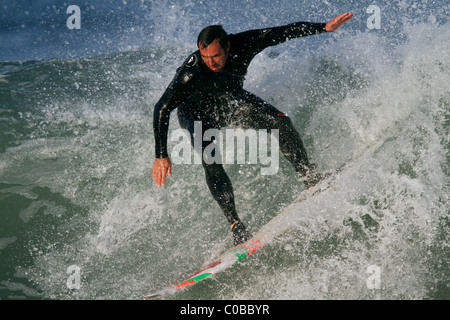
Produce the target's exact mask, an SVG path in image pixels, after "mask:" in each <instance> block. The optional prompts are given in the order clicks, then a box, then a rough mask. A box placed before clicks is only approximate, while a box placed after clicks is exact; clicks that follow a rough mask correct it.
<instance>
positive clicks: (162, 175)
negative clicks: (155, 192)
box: [152, 158, 172, 188]
mask: <svg viewBox="0 0 450 320" xmlns="http://www.w3.org/2000/svg"><path fill="white" fill-rule="evenodd" d="M166 174H168V175H169V177H172V164H171V162H170V159H169V158H161V159H156V160H155V163H154V164H153V172H152V177H153V180H154V181H155V184H156V185H157V186H158V188H159V187H161V186H164V185H165V183H166Z"/></svg>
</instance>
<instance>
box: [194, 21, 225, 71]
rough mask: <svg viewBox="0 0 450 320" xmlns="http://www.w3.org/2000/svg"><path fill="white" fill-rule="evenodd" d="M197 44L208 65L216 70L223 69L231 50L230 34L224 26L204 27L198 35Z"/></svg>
mask: <svg viewBox="0 0 450 320" xmlns="http://www.w3.org/2000/svg"><path fill="white" fill-rule="evenodd" d="M197 45H198V48H199V49H200V54H201V56H202V60H203V62H204V63H205V64H206V66H207V67H208V68H209V69H211V70H212V71H214V72H220V71H222V69H223V68H224V67H225V63H226V62H227V59H228V52H229V50H230V42H229V41H228V35H227V33H226V32H225V30H224V29H223V28H222V26H219V25H214V26H209V27H206V28H204V29H203V30H202V31H201V32H200V34H199V35H198V38H197Z"/></svg>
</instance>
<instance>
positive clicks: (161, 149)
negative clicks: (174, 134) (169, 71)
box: [153, 56, 193, 158]
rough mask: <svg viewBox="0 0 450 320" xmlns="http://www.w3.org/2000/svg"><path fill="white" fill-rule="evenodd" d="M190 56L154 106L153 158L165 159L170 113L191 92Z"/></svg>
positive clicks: (166, 155)
mask: <svg viewBox="0 0 450 320" xmlns="http://www.w3.org/2000/svg"><path fill="white" fill-rule="evenodd" d="M191 67H192V56H191V57H190V58H188V59H187V60H186V62H185V63H184V64H183V65H182V66H181V67H180V68H178V69H177V73H176V74H175V77H174V78H173V80H172V82H171V83H170V84H169V86H168V87H167V89H166V91H165V92H164V94H163V95H162V96H161V98H160V99H159V101H158V102H157V103H156V105H155V109H154V111H153V131H154V135H155V157H156V158H166V157H168V153H167V134H168V131H169V120H170V113H171V111H172V110H174V109H175V108H176V107H178V105H179V104H180V103H182V102H183V101H184V99H186V97H187V96H188V95H189V94H190V93H191V92H192V82H193V81H192V79H193V72H192V68H191Z"/></svg>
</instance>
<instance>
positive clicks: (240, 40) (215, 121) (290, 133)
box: [153, 22, 325, 224]
mask: <svg viewBox="0 0 450 320" xmlns="http://www.w3.org/2000/svg"><path fill="white" fill-rule="evenodd" d="M322 32H325V23H310V22H298V23H292V24H289V25H286V26H280V27H274V28H267V29H258V30H250V31H246V32H241V33H237V34H230V35H229V36H228V40H229V41H230V51H229V55H228V58H227V61H226V64H225V66H224V68H223V70H222V71H221V72H213V71H211V70H210V69H209V68H208V67H207V66H206V65H205V63H204V62H203V60H202V58H201V55H200V51H199V50H197V51H196V52H194V53H192V54H191V55H190V56H189V57H188V58H187V59H186V61H185V62H184V63H183V65H182V66H181V67H180V68H178V69H177V72H176V75H175V78H174V79H173V80H172V82H171V83H170V85H169V87H168V88H167V89H166V91H165V92H164V94H163V95H162V97H161V99H160V100H159V101H158V103H157V104H156V105H155V110H154V116H153V117H154V118H153V126H154V133H155V152H156V157H157V158H165V157H168V152H167V133H168V127H169V119H170V112H171V111H172V110H174V109H175V108H177V107H178V119H179V122H180V125H181V127H182V128H185V129H187V130H188V131H189V132H190V133H191V141H192V143H193V141H194V139H193V134H194V121H201V122H202V129H203V133H204V132H205V131H206V130H208V129H212V128H214V129H220V128H223V127H226V126H229V125H231V124H233V125H239V126H240V127H241V128H243V129H250V128H253V129H268V130H270V129H278V130H279V145H280V150H281V152H282V153H283V155H284V156H285V157H286V158H287V159H288V160H289V161H290V162H291V163H292V165H293V166H294V168H295V169H296V170H297V171H298V172H300V173H301V174H304V173H305V171H306V170H307V169H308V167H309V165H310V164H309V162H308V157H307V154H306V150H305V147H304V145H303V142H302V140H301V138H300V135H299V134H298V132H297V131H296V129H295V128H294V126H293V125H292V122H291V120H290V119H289V118H288V117H287V116H285V114H284V113H282V112H280V111H279V110H277V109H276V108H275V107H274V106H272V105H270V104H268V103H267V102H265V101H263V100H262V99H260V98H258V97H257V96H255V95H253V94H252V93H250V92H248V91H246V90H244V89H243V82H244V78H245V75H246V74H247V69H248V66H249V64H250V62H251V60H252V59H253V58H254V57H255V56H256V55H257V54H258V53H259V52H261V51H262V50H264V49H265V48H267V47H269V46H273V45H277V44H279V43H282V42H285V41H287V40H290V39H294V38H298V37H302V36H308V35H313V34H318V33H322ZM230 101H235V102H237V103H229V102H230ZM203 133H202V134H203ZM209 143H211V141H204V142H203V149H204V148H205V147H206V146H207V145H208V144H209ZM203 167H204V169H205V174H206V181H207V184H208V187H209V189H210V191H211V193H212V195H213V197H214V199H215V200H216V201H217V202H218V204H219V206H220V207H221V209H222V210H223V212H224V214H225V216H226V218H227V220H228V222H229V223H230V224H233V223H234V222H235V221H237V220H238V219H239V218H238V215H237V213H236V209H235V204H234V195H233V188H232V184H231V181H230V179H229V178H228V175H227V174H226V172H225V171H224V169H223V166H222V164H218V163H213V164H206V163H205V162H204V161H203Z"/></svg>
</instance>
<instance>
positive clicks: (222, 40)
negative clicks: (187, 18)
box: [197, 25, 228, 50]
mask: <svg viewBox="0 0 450 320" xmlns="http://www.w3.org/2000/svg"><path fill="white" fill-rule="evenodd" d="M216 39H218V40H219V44H220V46H221V47H222V49H224V50H226V49H227V48H228V34H227V33H226V31H225V30H224V29H223V27H222V26H221V25H212V26H208V27H206V28H204V29H203V30H202V31H200V33H199V35H198V38H197V46H198V47H200V44H202V45H204V46H205V47H207V46H209V45H210V44H211V43H213V42H214V40H216Z"/></svg>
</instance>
